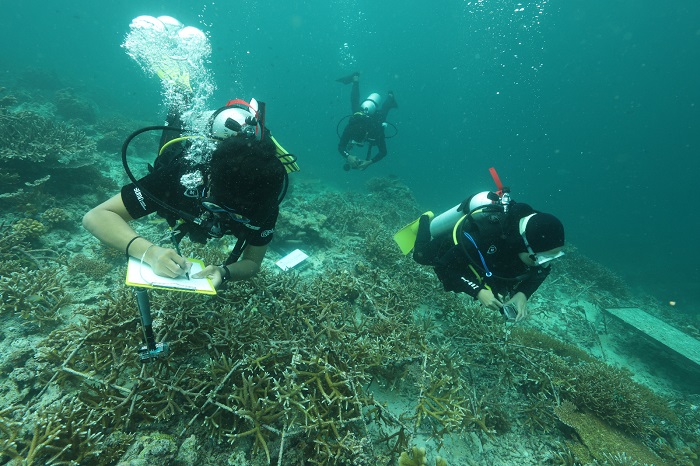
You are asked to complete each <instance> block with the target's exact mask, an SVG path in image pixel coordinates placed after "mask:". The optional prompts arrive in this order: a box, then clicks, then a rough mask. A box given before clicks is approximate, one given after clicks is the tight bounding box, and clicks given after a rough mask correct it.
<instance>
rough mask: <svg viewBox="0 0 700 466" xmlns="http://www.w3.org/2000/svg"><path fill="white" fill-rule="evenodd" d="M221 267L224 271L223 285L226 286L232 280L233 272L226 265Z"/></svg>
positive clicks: (222, 276)
mask: <svg viewBox="0 0 700 466" xmlns="http://www.w3.org/2000/svg"><path fill="white" fill-rule="evenodd" d="M219 267H221V268H223V269H224V273H223V274H222V275H221V284H224V283H226V282H227V281H229V280H231V271H230V270H229V269H228V267H226V264H221V265H220V266H219Z"/></svg>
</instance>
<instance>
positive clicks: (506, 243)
mask: <svg viewBox="0 0 700 466" xmlns="http://www.w3.org/2000/svg"><path fill="white" fill-rule="evenodd" d="M511 209H512V211H511V213H510V214H507V215H506V214H503V213H500V214H499V215H491V218H490V219H489V218H479V219H477V218H476V216H475V220H470V219H469V218H467V219H465V220H464V222H463V223H462V228H460V229H459V230H458V238H459V239H458V244H454V241H453V237H452V231H450V232H449V234H446V235H445V236H441V237H438V238H435V239H431V238H430V223H429V222H428V221H427V218H425V220H424V219H421V222H420V227H419V229H418V236H417V238H416V244H415V248H414V253H413V257H414V259H415V260H416V262H418V263H420V264H423V265H432V266H433V267H434V269H435V273H436V275H437V276H438V278H439V279H440V281H441V282H442V284H443V286H444V287H445V290H446V291H454V292H462V293H466V294H468V295H469V296H471V297H473V298H475V299H476V298H477V296H478V294H479V291H481V290H482V289H484V288H486V287H487V286H488V287H489V288H490V289H491V291H493V293H494V295H496V296H498V295H502V296H512V295H514V294H515V293H517V292H521V293H523V294H525V296H526V297H527V298H530V296H531V295H532V294H533V293H534V292H535V291H536V290H537V288H539V286H540V285H541V284H542V282H544V280H545V279H546V278H547V275H549V271H550V269H549V267H541V266H534V267H531V266H528V265H526V264H525V263H523V261H521V260H520V258H519V257H518V254H519V253H520V252H524V251H525V245H524V243H523V240H522V238H521V236H520V233H519V231H518V222H519V220H520V219H521V218H523V217H525V216H527V215H529V214H531V213H534V210H532V208H531V207H530V206H528V205H527V204H515V205H514V206H512V207H511ZM484 215H487V214H484ZM465 233H466V234H468V235H469V236H471V238H472V240H473V241H474V242H472V240H470V239H469V238H468V237H467V236H465ZM474 243H476V244H474ZM482 258H483V260H482ZM489 272H490V276H487V275H488V273H489Z"/></svg>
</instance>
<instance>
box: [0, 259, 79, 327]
mask: <svg viewBox="0 0 700 466" xmlns="http://www.w3.org/2000/svg"><path fill="white" fill-rule="evenodd" d="M0 301H1V302H2V308H0V309H1V311H2V312H0V314H5V313H10V314H14V315H20V316H22V317H23V318H24V319H26V320H27V321H31V322H34V323H36V324H38V325H42V324H45V323H47V322H55V321H56V320H57V319H58V318H59V315H58V312H59V310H60V309H61V308H62V307H63V306H65V305H67V304H68V303H69V302H70V295H69V294H68V293H66V291H65V289H64V287H63V284H62V283H61V277H60V276H59V275H57V274H56V273H54V272H53V271H52V270H49V269H41V270H29V269H22V270H21V271H15V272H11V273H10V274H8V275H4V276H2V277H0Z"/></svg>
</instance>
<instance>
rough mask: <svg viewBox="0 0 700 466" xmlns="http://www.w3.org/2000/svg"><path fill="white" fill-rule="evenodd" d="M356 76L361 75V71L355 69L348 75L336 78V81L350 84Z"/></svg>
mask: <svg viewBox="0 0 700 466" xmlns="http://www.w3.org/2000/svg"><path fill="white" fill-rule="evenodd" d="M355 76H360V73H359V72H357V71H355V72H354V73H352V74H349V75H347V76H343V77H342V78H338V79H336V81H337V82H339V83H343V84H350V83H352V81H353V80H354V79H355Z"/></svg>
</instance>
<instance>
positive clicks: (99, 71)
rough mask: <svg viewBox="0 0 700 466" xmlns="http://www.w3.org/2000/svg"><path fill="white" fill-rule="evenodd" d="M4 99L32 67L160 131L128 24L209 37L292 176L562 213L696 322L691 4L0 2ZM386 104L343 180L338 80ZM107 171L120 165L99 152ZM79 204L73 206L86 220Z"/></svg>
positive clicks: (424, 201)
mask: <svg viewBox="0 0 700 466" xmlns="http://www.w3.org/2000/svg"><path fill="white" fill-rule="evenodd" d="M1 8H2V10H3V16H4V19H3V27H2V29H0V40H1V41H2V44H3V46H2V48H1V49H0V62H1V63H2V64H3V66H2V68H0V85H5V86H8V87H10V86H11V85H13V83H14V82H15V81H16V80H17V77H18V76H21V73H22V71H23V70H25V69H26V68H27V67H33V68H37V69H42V70H46V71H47V72H55V73H56V76H57V77H58V79H60V81H61V85H65V86H69V87H72V88H74V89H75V90H76V91H77V92H79V93H80V94H83V95H86V96H88V97H90V98H91V99H93V100H95V102H97V104H98V105H99V108H100V112H101V113H102V115H105V116H106V115H109V114H112V113H115V114H124V115H131V116H133V117H135V118H139V119H143V120H146V121H152V122H153V123H154V124H157V123H160V122H161V121H162V118H163V114H164V111H165V110H164V109H163V108H162V106H161V104H160V102H161V99H160V96H159V84H158V82H157V81H156V80H149V79H146V78H144V76H143V73H142V72H141V70H140V69H138V67H137V66H136V65H135V64H134V63H132V61H131V60H130V59H129V58H128V57H127V55H126V54H125V53H124V50H123V49H122V48H120V44H121V43H122V41H123V39H124V36H125V34H126V32H127V31H128V24H129V22H130V20H131V19H132V18H133V17H135V16H138V15H142V14H150V15H154V16H158V15H164V14H167V15H171V16H175V17H177V18H178V19H180V20H181V21H182V22H184V23H185V24H187V25H194V26H198V27H200V28H201V29H203V30H204V31H206V32H207V33H208V34H210V36H211V42H212V45H213V54H212V65H211V68H212V71H213V73H214V75H215V80H216V82H217V83H218V90H217V92H216V93H215V96H214V98H213V99H212V102H211V104H212V108H215V107H218V106H220V105H223V104H224V103H225V102H226V101H227V100H229V99H231V98H236V97H243V98H250V97H256V98H258V99H260V100H264V101H266V102H267V103H268V124H269V126H270V127H271V128H272V129H273V131H274V132H275V134H276V136H277V137H278V139H279V140H280V141H281V142H282V143H283V145H285V147H287V148H288V149H289V150H290V151H293V152H295V153H297V154H298V155H299V157H300V162H301V164H302V167H303V170H304V176H310V177H316V178H320V179H321V180H322V181H323V182H324V183H329V184H333V185H337V186H338V187H340V188H342V189H361V187H362V186H363V184H364V182H365V181H366V180H367V179H368V178H370V177H372V176H389V175H395V176H398V177H399V178H400V179H401V180H403V181H404V182H405V183H406V184H407V185H408V186H409V187H410V188H411V189H412V190H413V192H414V193H415V194H416V197H417V199H418V201H419V202H420V204H421V206H422V207H424V208H425V209H431V210H434V211H441V210H444V209H447V208H449V207H451V206H453V205H454V204H456V203H458V202H459V201H460V200H461V199H462V198H463V197H465V196H466V195H468V194H470V193H472V192H474V191H477V190H483V189H489V188H491V187H492V186H493V183H492V181H491V179H490V176H489V174H488V168H489V167H491V166H494V167H496V168H497V169H498V171H499V173H500V175H501V178H502V179H503V180H504V182H505V183H506V184H507V185H509V186H511V187H512V190H513V195H514V198H515V199H516V200H521V201H524V202H528V203H530V204H532V205H533V206H534V207H536V208H538V209H540V210H543V211H548V212H552V213H554V214H556V215H558V216H559V217H560V218H561V219H562V220H563V221H564V223H565V226H566V231H567V239H568V240H569V241H570V242H571V243H573V244H574V245H576V246H577V247H578V248H579V249H580V250H581V251H582V252H583V253H585V254H586V255H588V256H590V257H591V258H593V259H595V260H597V261H599V262H602V263H603V264H605V265H607V266H608V267H609V268H611V269H612V270H613V271H615V272H616V273H619V274H620V275H621V276H623V277H624V278H625V279H626V280H627V281H628V282H629V283H630V285H631V286H632V288H633V289H635V290H643V291H646V292H649V293H651V294H652V295H654V296H655V297H657V299H658V300H659V301H660V302H668V301H671V300H673V301H676V302H677V303H678V305H677V309H678V310H679V311H681V312H688V313H691V312H692V313H695V312H699V310H700V305H698V304H696V303H700V299H699V298H700V285H699V284H700V267H699V266H698V258H700V246H699V244H700V241H699V240H698V238H699V237H700V221H699V219H698V214H697V211H698V208H697V205H696V204H697V196H698V194H697V186H698V181H697V178H698V174H699V173H700V162H699V161H698V159H699V157H700V109H699V108H698V107H699V106H700V84H699V83H700V62H699V60H698V58H699V57H700V23H698V22H697V18H699V17H700V3H698V2H697V1H695V0H678V1H675V2H671V3H670V4H662V3H659V2H649V1H643V2H633V1H629V0H622V1H618V2H603V1H599V0H594V1H583V0H569V1H544V2H538V3H535V2H522V3H518V2H510V1H490V0H484V1H481V2H478V1H477V2H475V1H472V2H464V1H456V0H444V1H439V2H436V3H432V4H431V3H427V2H419V1H405V0H403V1H399V0H387V1H382V2H375V1H369V0H348V1H337V0H329V1H281V0H278V1H239V2H196V1H191V0H189V1H170V2H163V1H153V0H147V1H138V2H137V1H135V0H129V1H115V2H112V3H111V4H109V5H108V4H106V3H101V2H94V1H87V0H76V1H71V2H60V3H59V2H39V1H36V0H27V1H24V2H8V1H3V2H2V4H1ZM354 70H359V71H361V73H362V81H361V83H362V93H363V94H368V93H370V92H372V91H377V92H382V93H383V92H385V91H387V90H393V91H394V93H395V94H396V98H397V100H398V102H399V105H400V108H399V109H398V110H396V111H394V112H392V113H391V115H390V119H389V120H390V122H391V123H393V124H395V125H396V126H397V128H398V130H399V133H398V135H397V136H396V137H395V138H392V139H390V140H389V141H388V145H389V156H388V157H387V158H386V159H385V160H383V161H382V162H381V163H380V164H377V165H375V166H373V167H371V168H370V169H369V170H368V171H366V172H353V173H346V172H343V171H342V170H341V159H340V157H339V156H338V155H337V153H336V150H335V146H336V143H337V136H336V125H337V124H338V121H339V120H340V119H341V118H342V117H343V116H345V115H347V114H348V113H349V103H348V99H349V86H343V85H341V84H339V83H337V82H335V78H337V77H339V76H341V75H344V74H347V73H349V72H350V71H354ZM114 157H118V155H117V154H114ZM87 207H89V206H86V208H87Z"/></svg>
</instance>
